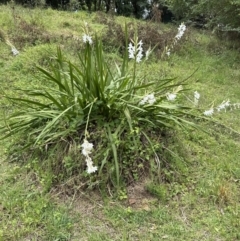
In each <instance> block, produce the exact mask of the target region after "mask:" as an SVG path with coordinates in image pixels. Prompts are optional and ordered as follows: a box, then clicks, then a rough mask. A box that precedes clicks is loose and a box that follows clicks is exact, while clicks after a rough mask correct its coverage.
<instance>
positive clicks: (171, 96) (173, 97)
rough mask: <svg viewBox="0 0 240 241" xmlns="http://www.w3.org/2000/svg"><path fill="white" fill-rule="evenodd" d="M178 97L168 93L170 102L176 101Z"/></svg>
mask: <svg viewBox="0 0 240 241" xmlns="http://www.w3.org/2000/svg"><path fill="white" fill-rule="evenodd" d="M176 97H177V95H176V94H174V93H168V94H167V100H169V101H173V100H175V99H176Z"/></svg>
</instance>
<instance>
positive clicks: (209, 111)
mask: <svg viewBox="0 0 240 241" xmlns="http://www.w3.org/2000/svg"><path fill="white" fill-rule="evenodd" d="M213 112H214V110H213V108H211V109H209V110H205V111H204V112H203V114H204V115H206V116H211V115H212V114H213Z"/></svg>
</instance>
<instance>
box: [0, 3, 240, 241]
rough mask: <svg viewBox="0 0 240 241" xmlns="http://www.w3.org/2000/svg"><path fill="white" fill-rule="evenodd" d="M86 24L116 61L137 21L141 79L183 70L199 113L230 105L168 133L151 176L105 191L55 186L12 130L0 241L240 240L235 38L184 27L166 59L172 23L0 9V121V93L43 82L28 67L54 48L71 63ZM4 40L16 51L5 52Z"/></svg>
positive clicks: (0, 200) (239, 93)
mask: <svg viewBox="0 0 240 241" xmlns="http://www.w3.org/2000/svg"><path fill="white" fill-rule="evenodd" d="M84 21H85V22H87V23H88V25H89V27H90V32H91V35H92V36H94V33H96V34H97V35H98V36H101V37H102V39H103V48H104V50H105V51H106V56H107V58H108V60H110V61H112V60H115V61H116V62H118V61H119V62H120V61H121V58H122V48H123V47H124V43H123V41H124V39H122V38H123V34H124V30H123V29H124V28H123V26H124V23H125V22H126V23H127V24H128V28H129V32H130V34H131V33H132V32H134V26H136V25H137V24H138V26H139V27H138V31H139V32H138V34H139V38H140V39H142V40H143V43H144V45H143V46H144V48H145V51H146V50H147V48H148V47H149V46H150V45H151V46H152V47H153V46H154V45H155V44H159V45H158V46H157V47H156V49H155V52H154V53H153V54H152V55H151V56H150V58H149V61H148V62H144V63H141V68H139V71H140V73H141V74H143V75H144V76H145V77H144V78H145V79H147V80H149V81H151V80H155V81H160V80H161V79H164V78H176V79H177V80H179V81H182V80H184V79H187V78H188V77H190V78H189V79H188V80H187V83H188V86H187V87H188V88H189V89H190V91H189V92H186V95H185V97H186V98H185V99H184V100H183V101H186V102H188V99H191V100H192V98H193V92H194V91H198V92H199V93H200V94H201V98H200V100H199V107H200V109H202V112H203V111H204V110H207V109H209V108H211V106H213V105H214V106H217V105H219V104H221V103H222V101H225V100H228V99H229V100H230V101H231V103H236V105H235V107H236V109H235V108H232V110H227V111H226V112H225V111H221V112H219V113H218V112H216V113H215V114H214V115H213V117H212V119H214V120H215V123H213V122H212V123H209V122H207V121H204V122H203V121H199V124H200V125H201V127H202V128H203V129H204V130H206V131H207V132H208V134H207V133H204V132H202V131H199V130H192V131H191V132H189V131H187V130H186V131H185V130H184V131H183V130H176V131H174V132H170V133H169V134H167V137H166V140H165V141H166V143H167V145H166V148H167V149H169V150H170V151H165V152H164V156H163V157H162V160H161V172H160V174H159V176H158V178H157V179H158V182H156V178H153V177H152V176H151V175H150V176H147V175H143V176H142V177H141V178H139V180H138V181H137V182H135V183H131V185H129V186H127V187H123V188H122V189H121V190H120V191H119V192H118V193H117V195H115V194H112V192H111V189H108V191H106V193H105V192H104V191H103V190H99V189H97V190H94V191H92V190H91V187H88V189H85V190H84V189H81V185H82V183H81V182H80V181H78V180H77V179H76V178H74V177H72V176H71V175H70V176H68V178H66V179H63V181H62V182H58V183H57V184H56V183H53V181H52V180H53V175H54V174H53V173H52V170H51V169H50V168H49V169H48V166H47V165H46V163H44V164H41V163H39V160H38V159H34V158H36V157H34V156H31V155H30V154H28V155H25V154H23V155H19V153H18V150H19V148H20V147H21V146H20V145H21V143H20V142H19V144H18V143H16V138H17V137H16V138H8V139H5V140H2V141H1V145H0V153H1V155H0V156H1V158H0V162H1V169H0V193H1V194H0V212H1V217H0V240H3V241H6V240H9V241H12V240H37V241H40V240H43V241H46V240H49V241H55V240H71V241H72V240H73V241H79V240H91V241H93V240H104V241H106V240H156V241H157V240H171V241H174V240H176V241H179V240H186V241H187V240H189V241H190V240H209V241H211V240H214V241H215V240H222V241H225V240H239V239H240V231H239V230H240V163H239V160H240V142H239V140H240V139H239V138H240V136H239V134H238V133H240V127H239V118H240V109H239V108H238V105H237V104H239V103H240V55H239V49H237V46H236V43H234V42H227V41H225V40H221V39H218V38H216V36H215V35H214V34H213V33H212V32H210V31H207V30H195V29H191V27H187V31H186V33H185V35H184V37H183V39H181V41H179V43H177V44H176V46H175V47H174V48H173V50H172V51H171V55H170V56H169V57H167V55H166V54H164V50H165V48H166V47H167V46H170V45H171V43H172V40H173V37H174V36H175V35H176V33H177V27H178V26H176V25H163V24H160V23H159V24H154V23H144V22H136V20H134V19H126V18H123V17H111V16H105V15H104V14H102V13H96V14H95V13H94V14H88V13H86V12H77V13H75V12H62V11H54V10H51V9H27V8H22V7H19V6H14V8H12V6H10V5H9V6H0V26H1V29H0V30H1V32H0V40H1V41H0V83H1V98H0V106H1V110H2V111H1V112H0V115H1V125H3V124H4V115H5V114H9V113H11V112H12V111H14V110H15V109H16V107H15V106H13V105H12V103H11V102H9V101H7V100H6V98H4V97H5V95H11V96H14V97H16V95H17V92H16V91H15V90H16V88H22V89H27V88H39V87H40V88H41V86H49V83H48V82H47V81H46V79H44V78H43V76H42V74H41V73H40V72H39V71H38V70H37V68H36V65H38V66H39V65H40V66H42V67H45V68H49V62H48V60H49V59H50V60H51V59H52V58H53V56H54V55H55V54H56V51H57V47H58V46H60V48H61V49H62V51H63V53H64V54H65V55H66V56H67V58H68V59H70V60H72V61H75V60H76V53H78V52H80V51H81V50H82V49H81V46H82V34H83V30H82V26H83V24H84ZM131 31H132V32H131ZM9 43H10V44H9ZM12 46H15V48H16V49H17V50H18V51H19V55H17V56H13V54H12V52H11V48H12ZM112 62H113V61H112ZM193 73H194V74H193ZM192 74H193V75H192ZM216 122H218V123H221V125H217V124H216ZM169 153H172V155H170V154H169ZM59 155H61V154H59ZM56 158H57V157H56ZM59 179H60V178H59Z"/></svg>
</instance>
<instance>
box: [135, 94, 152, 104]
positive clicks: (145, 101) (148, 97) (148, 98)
mask: <svg viewBox="0 0 240 241" xmlns="http://www.w3.org/2000/svg"><path fill="white" fill-rule="evenodd" d="M155 102H156V99H155V97H154V93H152V94H149V95H146V96H145V97H144V98H143V99H142V100H141V101H140V102H139V105H145V104H149V105H152V104H154V103H155Z"/></svg>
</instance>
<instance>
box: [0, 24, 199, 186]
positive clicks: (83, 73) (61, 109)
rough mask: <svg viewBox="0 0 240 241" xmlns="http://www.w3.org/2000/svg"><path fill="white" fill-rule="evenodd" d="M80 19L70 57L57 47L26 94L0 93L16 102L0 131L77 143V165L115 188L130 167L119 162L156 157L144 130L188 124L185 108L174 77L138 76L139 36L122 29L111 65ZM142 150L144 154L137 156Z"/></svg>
mask: <svg viewBox="0 0 240 241" xmlns="http://www.w3.org/2000/svg"><path fill="white" fill-rule="evenodd" d="M84 26H85V28H84V30H85V34H84V35H83V42H84V43H83V51H81V52H80V53H79V54H78V62H77V61H76V62H71V61H69V60H67V59H66V58H65V57H64V55H63V53H62V50H61V49H60V48H58V50H57V55H56V57H55V59H54V61H53V60H52V61H51V62H50V69H44V68H41V67H38V70H39V71H40V72H41V73H42V75H43V76H44V77H45V78H46V79H47V81H48V86H41V88H39V89H29V90H21V91H22V92H23V94H24V95H21V96H26V97H19V98H16V97H10V96H7V95H5V96H6V97H7V98H8V99H9V100H10V101H12V102H13V104H16V105H17V106H18V108H17V109H15V111H14V112H13V113H12V114H10V115H7V117H6V118H5V123H6V125H4V126H3V127H2V128H1V133H2V134H3V135H4V138H6V137H10V136H14V135H15V134H20V135H21V136H23V137H26V138H24V140H26V143H25V144H26V146H27V147H30V148H31V150H33V149H38V148H42V149H44V150H47V151H48V150H49V149H51V148H54V147H55V146H56V145H58V143H59V142H64V143H68V144H69V143H71V142H74V143H78V146H79V147H80V146H81V147H82V154H83V156H84V157H85V165H84V166H87V169H85V168H84V169H81V170H79V172H84V171H85V170H87V173H89V174H90V173H94V175H95V176H96V177H98V180H99V181H100V182H107V181H109V180H111V182H112V183H113V184H114V185H115V186H117V187H119V186H120V183H121V181H122V180H126V179H127V177H126V176H127V175H130V174H129V173H131V170H127V169H131V168H144V165H147V164H146V163H149V162H150V161H151V159H154V160H156V161H157V162H159V157H158V151H157V147H156V146H158V145H159V144H157V145H156V143H154V140H153V138H152V136H151V130H153V129H154V130H157V131H158V132H159V135H160V133H161V131H162V130H163V129H165V128H174V127H175V126H180V127H186V126H195V124H194V123H193V122H191V121H189V119H188V117H193V115H192V114H191V112H190V110H191V108H189V107H185V106H182V105H179V104H178V102H177V101H176V99H177V94H178V93H180V92H182V91H183V88H182V85H181V83H174V82H173V79H165V80H158V81H151V80H148V81H147V82H146V81H145V80H144V78H141V76H140V74H139V72H138V65H140V64H142V62H143V61H147V57H148V55H149V52H148V54H147V56H146V57H145V58H144V56H143V47H142V46H143V44H144V43H143V42H142V41H141V40H140V41H138V38H137V36H136V37H135V39H134V40H131V42H130V43H129V42H128V34H127V28H126V48H125V49H126V52H125V54H124V57H123V60H122V63H121V64H119V63H118V64H117V63H112V62H109V61H108V60H107V59H106V58H105V55H104V52H103V48H102V42H101V40H100V39H99V38H98V37H97V36H95V38H94V39H93V38H92V37H91V36H90V34H89V32H88V31H86V28H87V25H86V24H85V25H84ZM93 147H95V150H97V151H96V153H95V150H94V148H93ZM147 152H149V153H152V154H151V155H149V153H148V154H147V155H146V156H144V155H145V154H146V153H147ZM79 154H81V150H80V148H79ZM90 155H93V158H92V157H90ZM77 161H79V160H76V162H77ZM141 162H144V165H143V163H141ZM126 170H127V172H126ZM126 173H127V174H126Z"/></svg>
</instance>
